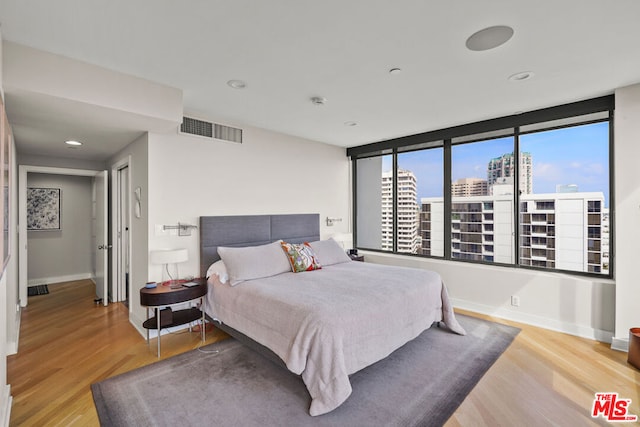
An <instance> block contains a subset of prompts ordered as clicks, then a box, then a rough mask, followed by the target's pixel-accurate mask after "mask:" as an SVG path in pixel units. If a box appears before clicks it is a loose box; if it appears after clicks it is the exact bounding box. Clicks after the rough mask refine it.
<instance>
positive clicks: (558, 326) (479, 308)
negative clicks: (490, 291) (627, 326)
mask: <svg viewBox="0 0 640 427" xmlns="http://www.w3.org/2000/svg"><path fill="white" fill-rule="evenodd" d="M451 304H453V306H454V307H456V308H460V309H462V310H469V311H474V312H476V313H482V314H486V315H489V316H494V317H499V318H501V319H506V320H512V321H514V322H520V323H526V324H527V325H532V326H538V327H540V328H544V329H550V330H552V331H557V332H563V333H565V334H569V335H575V336H578V337H582V338H589V339H592V340H596V341H600V342H605V343H611V341H612V339H613V332H610V331H604V330H601V329H594V328H590V327H588V326H582V325H576V324H575V323H569V322H561V321H559V320H554V319H548V318H546V317H542V316H537V315H533V314H528V313H520V312H517V311H515V310H508V309H505V308H496V307H491V306H486V305H483V304H477V303H474V302H469V301H465V300H460V299H456V298H451Z"/></svg>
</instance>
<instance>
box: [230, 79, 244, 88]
mask: <svg viewBox="0 0 640 427" xmlns="http://www.w3.org/2000/svg"><path fill="white" fill-rule="evenodd" d="M227 85H228V86H229V87H232V88H234V89H244V88H245V87H247V82H245V81H243V80H229V81H228V82H227Z"/></svg>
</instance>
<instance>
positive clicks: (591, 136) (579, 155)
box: [382, 122, 609, 207]
mask: <svg viewBox="0 0 640 427" xmlns="http://www.w3.org/2000/svg"><path fill="white" fill-rule="evenodd" d="M512 151H513V138H511V137H508V138H499V139H494V140H489V141H482V142H478V143H470V144H461V145H456V146H454V147H453V148H452V150H451V158H452V170H451V174H452V179H453V180H454V181H455V180H457V179H459V178H482V179H487V164H488V163H489V160H491V159H492V158H495V157H500V156H502V155H503V154H506V153H511V152H512ZM520 151H522V152H529V153H531V157H532V163H533V193H534V194H540V193H555V192H556V185H565V184H576V185H577V186H578V191H580V192H591V191H595V192H602V193H604V197H605V206H606V207H609V124H608V123H607V122H601V123H593V124H589V125H581V126H574V127H570V128H563V129H557V130H551V131H544V132H536V133H532V134H526V135H521V136H520ZM398 166H399V167H400V168H401V169H406V170H410V171H412V172H413V173H414V174H415V175H416V179H417V183H418V200H419V199H420V198H422V197H442V196H443V150H442V149H441V148H438V149H431V150H422V151H415V152H410V153H403V154H400V155H399V156H398ZM382 168H383V171H388V170H390V169H391V156H385V158H384V160H383V165H382Z"/></svg>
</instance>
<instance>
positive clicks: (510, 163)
mask: <svg viewBox="0 0 640 427" xmlns="http://www.w3.org/2000/svg"><path fill="white" fill-rule="evenodd" d="M514 175H515V161H514V158H513V153H508V154H503V155H502V156H500V157H496V158H494V159H491V160H490V161H489V164H488V165H487V183H488V185H489V194H494V192H493V191H492V186H493V185H494V184H496V183H498V184H500V183H503V184H504V183H505V182H511V184H513V176H514ZM532 176H533V163H532V161H531V153H520V184H519V187H520V194H531V193H533V178H532ZM504 178H511V181H509V180H505V179H504Z"/></svg>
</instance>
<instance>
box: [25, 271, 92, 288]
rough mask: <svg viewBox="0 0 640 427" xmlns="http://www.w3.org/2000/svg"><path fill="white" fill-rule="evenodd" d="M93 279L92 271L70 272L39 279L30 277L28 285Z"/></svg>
mask: <svg viewBox="0 0 640 427" xmlns="http://www.w3.org/2000/svg"><path fill="white" fill-rule="evenodd" d="M85 279H93V275H92V274H91V273H82V274H70V275H67V276H53V277H41V278H38V279H29V281H28V283H27V286H36V285H48V284H51V283H60V282H72V281H74V280H85Z"/></svg>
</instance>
